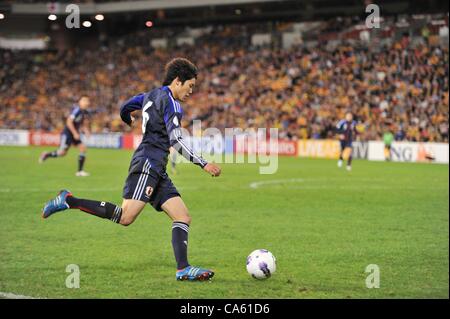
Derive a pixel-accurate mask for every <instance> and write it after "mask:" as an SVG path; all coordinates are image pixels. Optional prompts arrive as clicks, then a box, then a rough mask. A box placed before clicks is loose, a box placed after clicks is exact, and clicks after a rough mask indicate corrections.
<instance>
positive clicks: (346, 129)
mask: <svg viewBox="0 0 450 319" xmlns="http://www.w3.org/2000/svg"><path fill="white" fill-rule="evenodd" d="M336 130H337V133H338V135H339V141H340V143H341V151H340V154H339V161H338V167H342V163H343V160H344V154H345V153H347V156H346V157H347V170H349V171H350V170H351V169H352V152H353V146H352V142H353V139H354V138H355V136H356V134H357V132H356V121H354V120H353V114H352V113H351V112H347V113H346V114H345V119H343V120H340V121H339V123H338V124H337V125H336Z"/></svg>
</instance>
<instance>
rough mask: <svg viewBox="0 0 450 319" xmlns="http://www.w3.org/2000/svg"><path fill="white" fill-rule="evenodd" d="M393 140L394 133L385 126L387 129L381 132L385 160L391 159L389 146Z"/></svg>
mask: <svg viewBox="0 0 450 319" xmlns="http://www.w3.org/2000/svg"><path fill="white" fill-rule="evenodd" d="M393 141H394V134H393V133H392V131H391V129H390V128H389V127H387V130H386V131H385V132H384V133H383V142H384V159H385V160H386V161H388V162H389V161H390V160H391V147H392V142H393Z"/></svg>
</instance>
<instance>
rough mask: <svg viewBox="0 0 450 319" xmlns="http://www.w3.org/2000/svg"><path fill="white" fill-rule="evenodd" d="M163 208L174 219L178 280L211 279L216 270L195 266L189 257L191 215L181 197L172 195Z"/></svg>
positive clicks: (173, 234) (173, 233)
mask: <svg viewBox="0 0 450 319" xmlns="http://www.w3.org/2000/svg"><path fill="white" fill-rule="evenodd" d="M161 208H162V209H163V210H164V211H165V212H166V214H167V215H168V216H169V217H170V218H171V219H172V221H173V224H172V247H173V251H174V254H175V260H176V262H177V272H176V275H175V278H176V279H177V280H190V281H202V280H209V279H211V278H212V277H213V276H214V272H213V271H212V270H209V269H204V268H200V267H193V266H191V265H190V264H189V262H188V258H187V248H188V234H189V225H190V223H191V217H190V216H189V213H188V209H187V207H186V205H185V204H184V202H183V200H182V199H181V197H179V196H177V197H172V198H170V199H168V200H167V201H166V202H164V203H163V205H162V206H161Z"/></svg>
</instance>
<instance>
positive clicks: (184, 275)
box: [176, 266, 214, 281]
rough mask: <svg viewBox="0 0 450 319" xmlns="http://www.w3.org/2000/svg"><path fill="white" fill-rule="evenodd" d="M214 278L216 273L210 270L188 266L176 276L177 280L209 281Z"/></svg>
mask: <svg viewBox="0 0 450 319" xmlns="http://www.w3.org/2000/svg"><path fill="white" fill-rule="evenodd" d="M213 276H214V272H213V271H211V270H208V269H203V268H199V267H192V266H187V267H186V268H184V269H182V270H178V271H177V274H176V278H177V280H191V281H194V280H197V281H203V280H209V279H211V278H212V277H213Z"/></svg>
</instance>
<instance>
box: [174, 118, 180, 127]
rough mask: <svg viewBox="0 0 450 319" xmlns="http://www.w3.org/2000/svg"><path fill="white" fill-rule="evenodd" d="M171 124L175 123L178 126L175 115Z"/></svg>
mask: <svg viewBox="0 0 450 319" xmlns="http://www.w3.org/2000/svg"><path fill="white" fill-rule="evenodd" d="M173 124H175V126H179V125H180V124H179V123H178V118H177V117H176V116H174V117H173Z"/></svg>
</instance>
